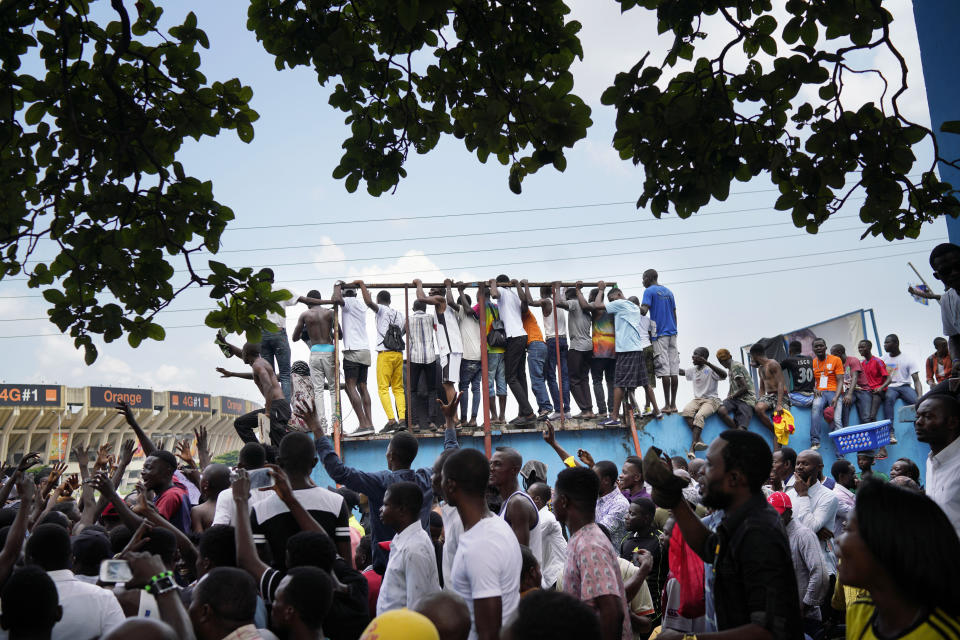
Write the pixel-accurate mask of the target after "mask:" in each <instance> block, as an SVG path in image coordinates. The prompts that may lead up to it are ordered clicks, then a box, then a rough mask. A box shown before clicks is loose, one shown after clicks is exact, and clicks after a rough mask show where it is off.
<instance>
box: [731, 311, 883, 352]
mask: <svg viewBox="0 0 960 640" xmlns="http://www.w3.org/2000/svg"><path fill="white" fill-rule="evenodd" d="M868 316H869V318H868ZM871 334H873V335H871ZM816 338H823V339H824V340H826V342H827V348H828V349H829V348H830V347H832V346H833V345H835V344H842V345H843V346H844V347H845V348H846V350H847V355H856V353H857V343H859V342H860V341H861V340H864V339H866V340H870V341H872V342H873V343H874V346H876V345H877V343H878V342H879V340H880V338H879V336H876V321H875V320H874V318H873V309H858V310H856V311H851V312H850V313H846V314H844V315H842V316H837V317H836V318H830V319H829V320H824V321H823V322H818V323H817V324H812V325H810V326H808V327H803V328H801V329H794V330H793V331H784V332H783V341H784V348H786V346H787V345H788V344H789V343H791V342H793V341H794V340H796V341H798V342H799V343H800V344H801V345H803V348H802V349H801V350H800V353H806V354H812V353H813V341H814V340H815V339H816ZM751 344H752V343H751ZM751 344H747V345H744V346H742V347H741V349H742V352H743V354H744V355H746V354H747V353H749V352H750V347H751Z"/></svg>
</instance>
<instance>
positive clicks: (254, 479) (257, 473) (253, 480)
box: [247, 469, 274, 491]
mask: <svg viewBox="0 0 960 640" xmlns="http://www.w3.org/2000/svg"><path fill="white" fill-rule="evenodd" d="M247 475H248V476H249V477H250V491H256V490H257V489H265V488H267V487H272V486H273V484H274V482H273V476H272V475H270V470H269V469H254V470H253V471H249V472H247Z"/></svg>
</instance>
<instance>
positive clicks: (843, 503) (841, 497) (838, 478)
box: [830, 458, 857, 538]
mask: <svg viewBox="0 0 960 640" xmlns="http://www.w3.org/2000/svg"><path fill="white" fill-rule="evenodd" d="M830 475H831V476H833V480H834V482H835V483H836V484H834V485H833V493H834V494H835V495H836V496H837V518H836V520H835V521H834V525H833V537H834V538H839V537H840V534H842V533H843V530H844V527H845V526H846V523H847V519H848V518H849V517H850V514H851V513H853V508H854V506H855V505H856V496H855V495H854V493H853V490H854V489H856V487H857V470H856V469H855V468H854V467H853V463H852V462H850V461H849V460H846V459H843V458H841V459H840V460H837V461H836V462H834V463H833V466H832V467H831V468H830Z"/></svg>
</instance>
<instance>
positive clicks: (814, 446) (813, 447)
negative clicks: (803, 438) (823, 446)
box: [810, 442, 820, 451]
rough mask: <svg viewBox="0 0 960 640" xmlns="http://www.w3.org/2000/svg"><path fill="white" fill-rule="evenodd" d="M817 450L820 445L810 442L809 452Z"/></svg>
mask: <svg viewBox="0 0 960 640" xmlns="http://www.w3.org/2000/svg"><path fill="white" fill-rule="evenodd" d="M819 448H820V443H819V442H811V443H810V450H811V451H816V450H817V449H819Z"/></svg>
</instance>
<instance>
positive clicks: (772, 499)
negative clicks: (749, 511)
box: [767, 491, 793, 513]
mask: <svg viewBox="0 0 960 640" xmlns="http://www.w3.org/2000/svg"><path fill="white" fill-rule="evenodd" d="M767 502H769V503H770V506H771V507H773V508H774V509H776V510H777V513H783V512H784V511H786V510H787V509H793V503H792V502H790V496H788V495H787V494H786V493H784V492H783V491H775V492H774V493H771V494H770V496H769V497H768V498H767Z"/></svg>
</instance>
